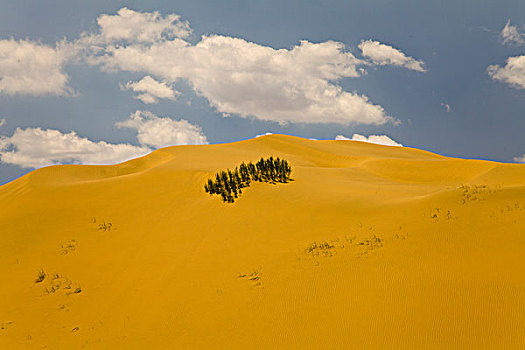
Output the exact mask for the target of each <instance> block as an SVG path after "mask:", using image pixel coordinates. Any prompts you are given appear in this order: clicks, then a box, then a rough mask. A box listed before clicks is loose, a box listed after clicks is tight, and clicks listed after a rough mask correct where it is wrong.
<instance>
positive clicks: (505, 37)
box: [500, 19, 525, 45]
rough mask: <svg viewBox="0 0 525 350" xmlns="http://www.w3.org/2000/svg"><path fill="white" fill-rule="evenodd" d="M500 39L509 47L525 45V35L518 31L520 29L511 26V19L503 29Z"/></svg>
mask: <svg viewBox="0 0 525 350" xmlns="http://www.w3.org/2000/svg"><path fill="white" fill-rule="evenodd" d="M500 38H501V41H502V42H503V44H507V45H523V44H525V41H524V40H523V34H522V33H520V32H519V31H518V27H516V26H515V25H512V24H510V19H509V20H508V21H507V24H505V27H503V29H502V31H501V33H500Z"/></svg>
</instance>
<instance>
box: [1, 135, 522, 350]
mask: <svg viewBox="0 0 525 350" xmlns="http://www.w3.org/2000/svg"><path fill="white" fill-rule="evenodd" d="M270 155H273V156H274V157H275V156H279V157H282V158H285V159H287V160H288V161H289V163H290V164H291V165H292V167H293V172H292V178H293V179H294V181H293V182H290V183H287V184H277V185H271V184H264V183H255V184H252V186H251V187H250V188H247V189H245V190H244V191H243V194H242V196H241V197H240V198H239V199H238V200H236V201H235V203H234V204H225V203H223V202H222V200H221V199H220V197H218V196H209V195H207V194H206V193H205V192H204V189H203V185H204V183H205V181H206V179H207V178H209V177H211V176H213V175H214V174H215V172H217V171H218V170H221V169H226V168H235V166H236V165H238V164H240V163H241V162H242V161H245V162H247V161H256V160H258V159H259V158H260V157H267V156H270ZM42 272H43V273H45V277H43V275H41V273H42ZM39 275H41V276H39ZM0 276H1V282H0V348H1V349H25V348H35V349H42V348H48V349H80V348H81V347H84V348H86V349H134V348H136V349H237V348H241V349H346V348H348V349H408V348H413V349H426V348H432V349H451V348H471V349H481V348H490V349H503V348H506V349H519V348H525V165H518V164H501V163H495V162H488V161H478V160H462V159H453V158H446V157H442V156H438V155H435V154H432V153H429V152H424V151H420V150H416V149H410V148H400V147H387V146H379V145H373V144H367V143H362V142H355V141H311V140H305V139H301V138H296V137H290V136H282V135H272V136H265V137H260V138H256V139H253V140H248V141H242V142H236V143H231V144H222V145H205V146H178V147H170V148H165V149H161V150H157V151H155V152H153V153H152V154H150V155H148V156H146V157H143V158H140V159H135V160H132V161H129V162H126V163H123V164H118V165H114V166H77V165H66V166H53V167H47V168H43V169H39V170H36V171H33V172H31V173H29V174H27V175H26V176H24V177H22V178H20V179H17V180H15V181H13V182H11V183H9V184H6V185H4V186H2V187H0ZM42 278H43V279H42ZM39 280H41V281H39Z"/></svg>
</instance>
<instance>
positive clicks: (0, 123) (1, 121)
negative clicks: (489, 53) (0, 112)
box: [0, 118, 5, 126]
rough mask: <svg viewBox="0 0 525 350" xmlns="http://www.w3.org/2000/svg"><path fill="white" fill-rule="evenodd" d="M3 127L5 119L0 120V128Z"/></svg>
mask: <svg viewBox="0 0 525 350" xmlns="http://www.w3.org/2000/svg"><path fill="white" fill-rule="evenodd" d="M4 125H5V119H4V118H2V119H0V126H4Z"/></svg>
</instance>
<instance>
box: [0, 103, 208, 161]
mask: <svg viewBox="0 0 525 350" xmlns="http://www.w3.org/2000/svg"><path fill="white" fill-rule="evenodd" d="M116 125H117V126H118V127H126V128H131V129H135V130H136V131H137V139H138V141H139V143H140V146H134V145H130V144H125V143H121V144H111V143H108V142H105V141H99V142H94V141H91V140H89V139H88V138H85V137H80V136H78V135H77V133H76V132H75V131H71V132H69V133H63V132H61V131H59V130H54V129H41V128H27V129H21V128H17V129H16V130H15V132H14V133H13V135H12V136H3V137H0V160H1V161H2V162H3V163H7V164H14V165H18V166H20V167H22V168H40V167H43V166H47V165H56V164H64V163H73V164H115V163H120V162H123V161H126V160H129V159H132V158H136V157H139V156H143V155H145V154H147V153H149V152H151V151H152V149H154V148H160V147H164V146H173V145H192V144H205V143H208V142H207V139H206V136H205V135H204V134H203V133H202V130H201V128H200V127H199V126H197V125H194V124H190V123H189V122H188V121H186V120H184V119H181V120H178V121H176V120H172V119H171V118H160V117H157V116H156V115H154V114H153V113H151V112H147V111H136V112H135V113H133V114H131V115H130V117H129V119H127V120H125V121H123V122H118V123H116Z"/></svg>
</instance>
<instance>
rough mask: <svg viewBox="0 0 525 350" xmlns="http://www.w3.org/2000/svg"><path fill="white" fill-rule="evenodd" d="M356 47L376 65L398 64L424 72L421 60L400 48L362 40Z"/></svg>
mask: <svg viewBox="0 0 525 350" xmlns="http://www.w3.org/2000/svg"><path fill="white" fill-rule="evenodd" d="M358 47H359V49H360V50H361V52H362V53H363V57H366V58H368V59H370V60H371V61H372V62H373V63H374V64H376V65H380V66H387V65H391V66H399V67H405V68H407V69H411V70H415V71H418V72H426V70H425V68H424V64H425V63H424V62H423V61H418V60H416V59H414V58H412V57H409V56H407V55H405V54H404V53H403V52H401V51H400V50H398V49H395V48H393V47H392V46H389V45H385V44H381V43H380V42H379V41H373V40H363V41H361V43H360V44H359V46H358Z"/></svg>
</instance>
